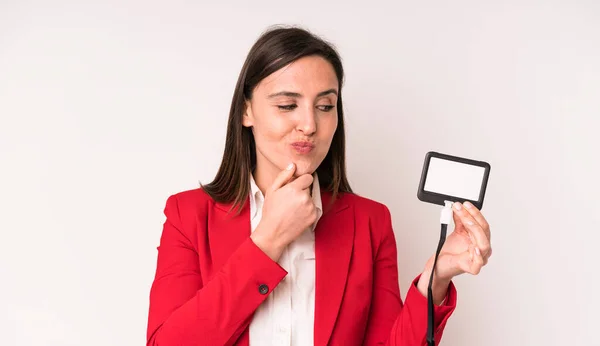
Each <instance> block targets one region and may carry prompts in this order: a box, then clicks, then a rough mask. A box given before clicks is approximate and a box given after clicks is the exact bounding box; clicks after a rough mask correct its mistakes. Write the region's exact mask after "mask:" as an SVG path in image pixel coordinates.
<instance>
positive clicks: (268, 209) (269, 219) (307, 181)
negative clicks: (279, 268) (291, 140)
mask: <svg viewBox="0 0 600 346" xmlns="http://www.w3.org/2000/svg"><path fill="white" fill-rule="evenodd" d="M295 171H296V165H294V164H293V163H291V164H290V165H289V166H288V167H287V168H286V169H285V170H283V171H282V172H281V173H279V175H278V176H277V178H275V181H274V182H273V185H272V186H271V187H270V188H269V189H268V190H267V191H265V202H264V204H263V212H262V214H263V215H262V219H261V221H260V223H259V224H258V226H257V227H256V230H254V232H253V233H252V235H251V236H250V237H251V238H252V241H254V243H255V244H256V245H257V246H258V247H259V248H260V249H261V250H262V251H263V252H264V253H265V254H267V256H269V257H270V258H271V259H272V260H273V261H277V260H279V257H281V254H282V253H283V250H284V249H285V247H286V246H287V245H288V244H289V243H291V242H292V241H293V240H294V239H296V238H297V237H298V236H299V235H300V234H302V232H304V231H305V230H306V229H307V228H308V227H310V226H311V225H312V224H313V223H314V222H315V221H316V220H317V208H316V206H315V204H314V203H313V201H312V197H311V195H310V191H311V186H312V183H313V177H312V175H310V174H303V175H301V176H299V177H298V178H296V179H294V180H293V181H292V178H293V176H294V172H295Z"/></svg>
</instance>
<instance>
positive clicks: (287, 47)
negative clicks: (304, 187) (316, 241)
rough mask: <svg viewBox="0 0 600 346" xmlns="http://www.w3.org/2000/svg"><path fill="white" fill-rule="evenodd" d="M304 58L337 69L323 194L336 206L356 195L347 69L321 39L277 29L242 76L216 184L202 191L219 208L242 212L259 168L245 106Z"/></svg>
mask: <svg viewBox="0 0 600 346" xmlns="http://www.w3.org/2000/svg"><path fill="white" fill-rule="evenodd" d="M305 56H320V57H322V58H324V59H325V60H327V61H328V62H329V63H330V64H331V65H332V66H333V69H334V70H335V74H336V76H337V79H338V89H339V90H338V100H337V112H338V126H337V129H336V131H335V133H334V135H333V139H332V141H331V146H330V148H329V151H328V152H327V155H326V156H325V159H324V160H323V162H322V163H321V164H320V165H319V167H318V168H317V174H318V176H319V182H320V185H321V187H322V189H324V190H326V191H329V192H331V193H332V199H331V200H332V202H333V201H334V200H335V199H336V197H337V196H338V195H339V194H341V193H351V192H352V189H351V188H350V184H349V183H348V179H347V178H346V155H345V150H346V143H345V131H344V109H343V105H342V84H343V81H344V69H343V67H342V62H341V59H340V56H339V54H338V53H337V52H336V50H335V48H334V47H333V46H332V45H331V44H329V43H328V42H326V41H325V40H323V39H322V38H320V37H317V36H316V35H314V34H312V33H311V32H309V31H307V30H305V29H302V28H298V27H287V28H284V27H275V28H271V29H269V30H267V31H266V32H264V33H263V34H262V35H261V36H260V37H259V38H258V40H257V41H256V42H255V43H254V45H253V46H252V48H251V49H250V52H249V53H248V56H247V57H246V61H245V62H244V65H243V67H242V70H241V71H240V74H239V77H238V81H237V84H236V86H235V91H234V93H233V98H232V101H231V108H230V111H229V120H228V124H227V136H226V139H225V150H224V153H223V159H222V161H221V166H220V167H219V170H218V172H217V174H216V176H215V178H214V180H213V181H212V182H210V183H209V184H205V185H202V188H203V189H204V190H205V191H206V192H207V193H208V194H209V195H210V196H211V197H212V198H213V199H214V200H215V201H216V202H220V203H232V202H233V205H232V208H235V207H237V208H238V212H239V211H240V210H241V209H242V207H243V205H244V203H245V201H246V199H247V197H248V196H249V193H250V174H252V172H254V169H255V168H256V144H255V142H254V135H253V134H252V130H251V129H250V128H248V127H244V126H243V125H242V117H243V115H244V112H245V107H246V101H247V100H251V99H252V93H253V91H254V88H255V87H256V86H257V85H258V83H260V81H262V80H263V79H264V78H266V77H267V76H269V75H270V74H271V73H273V72H275V71H277V70H279V69H280V68H282V67H285V66H286V65H288V64H290V63H292V62H294V61H296V60H298V59H300V58H302V57H305Z"/></svg>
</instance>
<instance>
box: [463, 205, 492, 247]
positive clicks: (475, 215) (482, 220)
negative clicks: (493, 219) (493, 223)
mask: <svg viewBox="0 0 600 346" xmlns="http://www.w3.org/2000/svg"><path fill="white" fill-rule="evenodd" d="M463 206H465V209H466V210H467V211H468V212H469V214H471V216H472V217H473V219H475V221H477V223H478V224H479V225H480V226H481V228H483V230H484V232H485V234H486V236H487V237H488V239H490V237H491V234H490V224H489V223H488V222H487V220H486V219H485V217H484V216H483V214H482V213H481V211H480V210H479V209H477V207H475V206H474V205H473V204H472V203H471V202H468V201H467V202H465V203H463Z"/></svg>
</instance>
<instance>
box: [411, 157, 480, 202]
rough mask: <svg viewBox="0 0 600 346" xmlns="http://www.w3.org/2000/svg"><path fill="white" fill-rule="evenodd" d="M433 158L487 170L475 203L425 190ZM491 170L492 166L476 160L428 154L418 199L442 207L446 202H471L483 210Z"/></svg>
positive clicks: (466, 199) (459, 197) (460, 197)
mask: <svg viewBox="0 0 600 346" xmlns="http://www.w3.org/2000/svg"><path fill="white" fill-rule="evenodd" d="M432 158H439V159H442V160H448V161H454V162H458V163H464V164H467V165H472V166H479V167H483V168H484V169H485V171H484V174H483V179H482V181H481V188H480V190H479V198H478V199H477V200H476V201H475V200H471V199H468V198H464V197H462V196H450V195H444V194H440V193H436V192H431V191H426V190H425V181H426V179H427V172H428V170H429V163H430V162H431V159H432ZM490 169H491V166H490V164H489V163H487V162H483V161H476V160H471V159H466V158H463V157H458V156H452V155H447V154H442V153H439V152H435V151H430V152H428V153H427V155H425V162H424V163H423V172H422V173H421V182H420V183H419V190H418V192H417V197H418V198H419V200H421V201H423V202H428V203H433V204H439V205H442V206H443V205H445V204H444V201H452V202H461V203H462V202H464V201H469V202H471V203H472V204H473V205H474V206H475V207H477V209H479V210H481V209H482V208H483V200H484V197H485V190H486V188H487V183H488V178H489V175H490Z"/></svg>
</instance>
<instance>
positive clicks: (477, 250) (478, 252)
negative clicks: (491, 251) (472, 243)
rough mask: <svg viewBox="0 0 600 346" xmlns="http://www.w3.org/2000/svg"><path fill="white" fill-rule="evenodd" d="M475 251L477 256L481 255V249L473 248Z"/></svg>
mask: <svg viewBox="0 0 600 346" xmlns="http://www.w3.org/2000/svg"><path fill="white" fill-rule="evenodd" d="M475 252H477V256H481V251H479V248H478V247H476V248H475Z"/></svg>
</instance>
